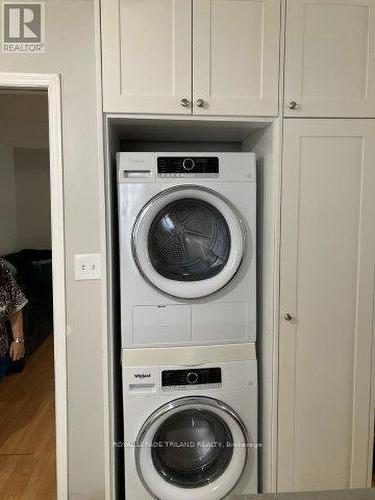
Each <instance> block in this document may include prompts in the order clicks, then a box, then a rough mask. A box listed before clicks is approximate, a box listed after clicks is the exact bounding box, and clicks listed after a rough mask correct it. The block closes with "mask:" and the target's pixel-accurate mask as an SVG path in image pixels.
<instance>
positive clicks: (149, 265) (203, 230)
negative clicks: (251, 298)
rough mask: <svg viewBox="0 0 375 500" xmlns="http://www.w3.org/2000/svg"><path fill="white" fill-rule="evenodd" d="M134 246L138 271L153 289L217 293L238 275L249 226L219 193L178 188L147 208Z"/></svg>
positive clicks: (184, 294) (183, 294)
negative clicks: (245, 227)
mask: <svg viewBox="0 0 375 500" xmlns="http://www.w3.org/2000/svg"><path fill="white" fill-rule="evenodd" d="M132 245H133V255H134V258H135V261H136V263H137V266H138V268H139V270H140V271H141V273H142V274H143V276H144V277H145V278H146V279H147V280H148V281H149V282H150V283H151V284H152V285H153V286H154V287H156V288H158V289H159V290H161V291H162V292H164V293H167V294H168V295H172V296H174V297H177V298H182V299H196V298H200V297H206V296H208V295H211V294H213V293H215V292H217V291H218V290H220V289H221V288H223V287H224V286H225V285H227V284H228V283H229V282H230V281H231V279H232V278H233V277H234V276H235V274H236V273H237V271H238V269H239V267H240V264H241V262H242V260H243V258H244V251H245V235H244V224H243V222H242V220H241V218H240V217H239V215H238V214H237V212H236V210H235V208H234V207H233V205H232V204H231V203H230V202H229V201H228V200H227V199H226V198H224V197H223V196H221V195H219V194H218V193H215V192H214V191H212V190H210V189H207V188H203V187H201V186H194V185H184V186H177V187H173V188H170V189H167V190H165V191H163V192H162V193H160V194H158V195H157V196H155V197H154V198H153V199H152V200H150V202H149V203H147V204H146V205H145V206H144V208H143V209H142V210H141V212H140V214H139V216H138V217H137V220H136V222H135V225H134V228H133V239H132Z"/></svg>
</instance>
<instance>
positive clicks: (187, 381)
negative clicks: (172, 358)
mask: <svg viewBox="0 0 375 500" xmlns="http://www.w3.org/2000/svg"><path fill="white" fill-rule="evenodd" d="M161 385H162V389H163V390H171V389H173V390H176V389H181V390H183V389H186V388H187V387H191V386H204V387H205V388H206V389H207V388H212V389H214V388H218V387H221V368H198V369H194V368H192V369H186V370H163V371H162V373H161Z"/></svg>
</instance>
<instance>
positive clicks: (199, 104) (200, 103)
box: [196, 99, 205, 108]
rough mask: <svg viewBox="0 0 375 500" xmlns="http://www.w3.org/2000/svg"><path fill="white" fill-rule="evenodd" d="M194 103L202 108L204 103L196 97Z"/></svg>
mask: <svg viewBox="0 0 375 500" xmlns="http://www.w3.org/2000/svg"><path fill="white" fill-rule="evenodd" d="M196 104H197V106H198V108H203V107H204V105H205V102H204V100H203V99H197V102H196Z"/></svg>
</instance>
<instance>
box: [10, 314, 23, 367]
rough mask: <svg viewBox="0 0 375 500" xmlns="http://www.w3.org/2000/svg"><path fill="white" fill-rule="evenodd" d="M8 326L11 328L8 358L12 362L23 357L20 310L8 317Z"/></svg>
mask: <svg viewBox="0 0 375 500" xmlns="http://www.w3.org/2000/svg"><path fill="white" fill-rule="evenodd" d="M10 324H11V327H12V335H13V342H12V343H11V345H10V349H9V356H10V358H11V360H12V361H18V360H19V359H21V358H23V357H24V355H25V346H24V339H23V316H22V310H21V309H20V310H19V311H16V312H15V313H13V314H12V315H11V316H10Z"/></svg>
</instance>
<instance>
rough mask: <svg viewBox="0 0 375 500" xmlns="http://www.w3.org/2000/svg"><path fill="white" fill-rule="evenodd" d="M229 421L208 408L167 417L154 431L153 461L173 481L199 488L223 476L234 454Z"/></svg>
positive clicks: (166, 478)
mask: <svg viewBox="0 0 375 500" xmlns="http://www.w3.org/2000/svg"><path fill="white" fill-rule="evenodd" d="M232 453H233V437H232V433H231V432H230V429H229V427H228V425H227V424H226V423H225V422H224V421H223V420H222V419H220V418H219V417H218V416H217V415H215V414H214V413H212V412H210V411H209V410H195V409H189V410H183V411H181V412H179V413H177V414H175V415H172V416H171V417H169V418H167V419H166V420H165V421H164V422H163V423H162V424H161V425H160V427H159V429H158V430H157V432H156V433H155V436H154V440H153V447H152V453H151V456H152V461H153V464H154V467H155V469H156V470H157V471H158V472H159V474H160V475H161V476H162V477H163V478H164V479H165V480H166V481H169V482H170V483H172V484H176V485H177V486H181V487H184V488H196V487H199V486H202V485H204V484H207V483H211V482H212V481H214V480H215V479H217V478H218V477H220V476H221V475H222V474H223V472H224V471H225V469H226V468H227V467H228V464H229V462H230V460H231V458H232Z"/></svg>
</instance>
